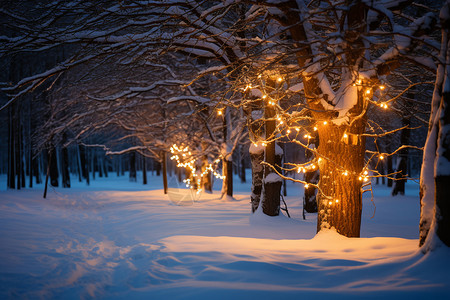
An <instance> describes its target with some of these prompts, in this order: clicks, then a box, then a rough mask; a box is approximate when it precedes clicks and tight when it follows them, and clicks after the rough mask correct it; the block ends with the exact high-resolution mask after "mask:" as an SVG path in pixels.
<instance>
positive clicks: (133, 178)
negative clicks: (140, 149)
mask: <svg viewBox="0 0 450 300" xmlns="http://www.w3.org/2000/svg"><path fill="white" fill-rule="evenodd" d="M136 180H137V178H136V152H134V151H131V152H130V181H136Z"/></svg>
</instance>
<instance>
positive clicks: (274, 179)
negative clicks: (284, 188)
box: [262, 105, 283, 216]
mask: <svg viewBox="0 0 450 300" xmlns="http://www.w3.org/2000/svg"><path fill="white" fill-rule="evenodd" d="M264 117H265V119H266V121H265V131H266V141H268V140H272V139H273V134H274V133H275V128H276V121H275V119H274V118H275V110H274V109H273V108H272V107H270V106H269V105H265V107H264ZM282 152H283V150H282V149H281V147H279V146H278V145H277V144H276V142H275V141H274V140H272V141H271V142H268V143H267V146H266V149H265V162H266V163H267V164H268V165H264V179H263V190H262V209H263V212H264V214H266V215H268V216H278V215H279V214H280V196H281V184H282V179H281V177H280V176H279V175H278V174H276V173H275V171H274V170H273V168H275V167H276V166H277V165H278V166H280V165H281V155H277V154H280V153H282ZM277 156H278V158H279V159H277Z"/></svg>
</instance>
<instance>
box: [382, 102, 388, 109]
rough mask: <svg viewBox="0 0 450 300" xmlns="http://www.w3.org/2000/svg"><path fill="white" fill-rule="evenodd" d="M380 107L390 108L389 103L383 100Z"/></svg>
mask: <svg viewBox="0 0 450 300" xmlns="http://www.w3.org/2000/svg"><path fill="white" fill-rule="evenodd" d="M380 107H381V108H384V109H386V108H388V105H387V104H386V103H384V102H383V103H380Z"/></svg>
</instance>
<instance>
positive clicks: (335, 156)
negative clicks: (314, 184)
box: [317, 124, 365, 237]
mask: <svg viewBox="0 0 450 300" xmlns="http://www.w3.org/2000/svg"><path fill="white" fill-rule="evenodd" d="M363 132H364V126H362V125H360V126H359V127H358V126H354V127H353V128H351V129H350V128H348V126H335V125H332V124H329V125H323V126H319V139H320V141H321V143H320V145H319V147H318V153H319V155H320V157H324V158H326V159H322V160H321V163H319V168H320V181H319V188H320V191H321V193H319V194H318V201H317V203H318V211H319V213H318V217H317V218H318V221H317V231H320V230H321V229H322V228H332V227H334V228H335V229H336V230H337V232H338V233H340V234H342V235H344V236H347V237H359V236H360V227H361V211H362V201H361V200H362V195H361V186H362V181H361V180H360V179H359V177H360V176H361V173H362V171H363V167H364V151H365V138H364V137H363V136H361V134H362V133H363ZM344 133H347V135H348V138H347V139H343V136H344Z"/></svg>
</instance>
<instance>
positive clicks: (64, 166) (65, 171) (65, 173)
mask: <svg viewBox="0 0 450 300" xmlns="http://www.w3.org/2000/svg"><path fill="white" fill-rule="evenodd" d="M61 152H62V153H61V154H62V158H61V173H62V174H61V175H62V186H63V187H64V188H70V174H69V151H68V150H67V148H66V147H64V148H62V150H61Z"/></svg>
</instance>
